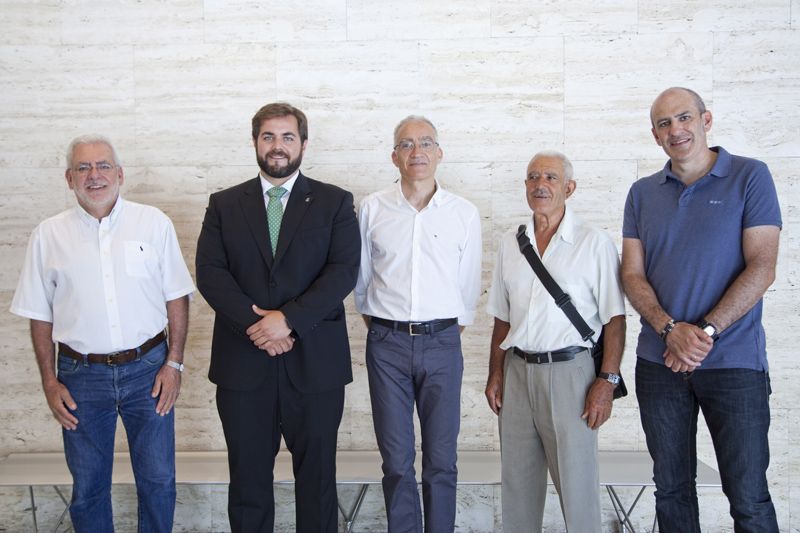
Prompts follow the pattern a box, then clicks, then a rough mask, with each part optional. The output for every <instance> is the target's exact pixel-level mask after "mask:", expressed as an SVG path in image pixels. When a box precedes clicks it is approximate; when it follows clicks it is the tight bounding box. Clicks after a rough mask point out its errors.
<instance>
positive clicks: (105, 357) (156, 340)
mask: <svg viewBox="0 0 800 533" xmlns="http://www.w3.org/2000/svg"><path fill="white" fill-rule="evenodd" d="M166 338H167V336H166V335H164V332H163V331H161V332H159V333H158V334H157V335H156V336H155V337H153V338H152V339H150V340H147V341H145V342H144V344H142V345H141V346H139V347H137V348H131V349H130V350H121V351H119V352H111V353H90V354H85V355H84V354H82V353H80V352H78V351H76V350H73V349H72V348H70V347H69V346H68V345H66V344H64V343H62V342H59V343H58V353H59V355H63V356H65V357H69V358H70V359H76V360H78V361H83V358H84V357H86V360H87V361H89V362H90V363H99V364H104V365H108V366H116V365H124V364H125V363H130V362H131V361H135V360H136V359H138V358H139V356H140V355H141V354H144V353H147V352H149V351H150V350H152V349H153V348H155V347H156V346H158V345H159V344H161V343H162V342H163V341H164V339H166Z"/></svg>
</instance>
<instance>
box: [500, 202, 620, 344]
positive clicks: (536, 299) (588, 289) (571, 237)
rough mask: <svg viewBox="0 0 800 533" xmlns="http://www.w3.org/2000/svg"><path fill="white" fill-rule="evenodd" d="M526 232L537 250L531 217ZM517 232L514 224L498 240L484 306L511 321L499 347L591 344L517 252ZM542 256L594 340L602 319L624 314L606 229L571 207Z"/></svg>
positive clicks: (616, 257) (616, 262)
mask: <svg viewBox="0 0 800 533" xmlns="http://www.w3.org/2000/svg"><path fill="white" fill-rule="evenodd" d="M526 233H527V235H528V238H530V239H531V242H532V243H533V248H534V251H535V252H536V254H537V255H538V254H539V251H538V250H536V244H535V243H536V239H535V237H534V234H533V220H532V219H528V223H527V228H526ZM516 234H517V228H513V229H512V230H510V231H508V232H507V233H505V234H504V235H503V236H502V238H501V240H500V245H499V247H498V250H497V263H496V265H495V269H494V276H493V278H492V287H491V289H490V291H489V303H488V305H487V308H488V311H489V314H490V315H493V316H495V317H497V318H499V319H500V320H503V321H504V322H509V323H510V324H511V329H510V330H509V332H508V336H506V338H505V339H504V340H503V342H502V343H501V344H500V347H501V348H503V349H508V348H511V347H512V346H516V347H517V348H521V349H523V350H525V351H529V352H546V351H552V350H559V349H561V348H566V347H568V346H586V347H590V346H591V342H589V341H588V340H586V341H583V340H582V339H581V336H580V334H579V333H578V331H577V330H576V329H575V327H574V326H573V325H572V323H571V322H570V321H569V319H568V318H567V317H566V315H565V314H564V312H563V311H562V310H561V309H559V308H558V306H556V304H555V302H554V301H553V298H552V296H550V293H548V292H547V289H545V287H544V285H542V283H541V282H540V281H539V278H538V277H537V276H536V274H535V273H534V272H533V270H532V269H531V266H530V264H529V263H528V261H527V260H526V259H525V256H523V255H522V252H520V251H519V245H518V244H517V237H516ZM540 258H541V259H542V263H544V266H545V267H546V268H547V271H548V272H550V275H551V276H552V277H553V279H554V280H555V281H556V283H558V284H559V286H560V287H561V289H562V290H563V291H564V292H566V293H567V294H569V296H570V298H571V299H572V303H574V304H575V307H576V308H577V309H578V313H580V315H581V316H582V317H583V319H584V320H585V321H586V323H587V324H588V325H589V327H590V328H592V329H593V330H594V331H595V332H596V335H595V340H597V336H599V335H600V331H601V329H602V327H603V324H606V323H608V321H609V320H611V318H612V317H614V316H617V315H624V314H625V299H624V296H623V293H622V284H621V282H620V275H619V255H618V253H617V248H616V246H614V243H613V242H612V241H611V238H610V237H609V236H608V235H607V234H606V233H605V232H604V231H602V230H599V229H595V228H590V227H588V226H585V225H584V224H583V223H582V221H581V220H580V218H578V216H577V215H575V214H574V213H573V212H572V210H571V209H570V208H569V207H567V208H566V211H565V213H564V218H562V219H561V223H560V224H559V226H558V229H557V230H556V233H555V235H553V237H552V239H551V240H550V243H549V244H548V245H547V248H546V249H545V252H544V257H541V256H540Z"/></svg>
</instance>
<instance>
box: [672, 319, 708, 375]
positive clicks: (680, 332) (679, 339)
mask: <svg viewBox="0 0 800 533" xmlns="http://www.w3.org/2000/svg"><path fill="white" fill-rule="evenodd" d="M713 346H714V341H713V340H712V339H711V337H709V336H708V335H707V334H706V332H705V331H703V330H702V329H700V328H698V327H697V326H695V325H694V324H689V323H688V322H678V323H677V324H675V327H674V328H673V329H672V331H671V332H670V333H669V335H667V349H666V350H665V351H664V354H663V357H664V363H665V364H666V365H667V366H668V367H669V368H671V369H672V370H673V372H687V371H692V370H694V369H695V368H697V367H698V366H700V363H701V362H702V361H703V359H705V358H706V356H707V355H708V352H710V351H711V348H713Z"/></svg>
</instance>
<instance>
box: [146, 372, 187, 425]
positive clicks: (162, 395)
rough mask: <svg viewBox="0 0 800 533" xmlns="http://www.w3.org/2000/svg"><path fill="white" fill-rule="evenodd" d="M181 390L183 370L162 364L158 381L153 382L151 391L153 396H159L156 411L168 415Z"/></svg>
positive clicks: (157, 376)
mask: <svg viewBox="0 0 800 533" xmlns="http://www.w3.org/2000/svg"><path fill="white" fill-rule="evenodd" d="M180 392H181V372H180V371H179V370H178V369H177V368H172V367H171V366H167V365H164V366H162V367H161V369H160V370H159V371H158V374H156V381H155V383H153V390H152V391H151V392H150V396H151V397H152V398H156V397H157V398H158V405H156V413H158V414H159V415H161V416H165V415H168V414H169V412H170V410H171V409H172V408H173V407H174V406H175V402H176V401H177V400H178V395H179V394H180Z"/></svg>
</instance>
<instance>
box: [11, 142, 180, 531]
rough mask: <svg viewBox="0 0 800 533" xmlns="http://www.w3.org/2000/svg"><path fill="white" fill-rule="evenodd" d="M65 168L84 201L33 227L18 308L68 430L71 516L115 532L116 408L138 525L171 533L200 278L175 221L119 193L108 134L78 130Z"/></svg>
mask: <svg viewBox="0 0 800 533" xmlns="http://www.w3.org/2000/svg"><path fill="white" fill-rule="evenodd" d="M65 176H66V180H67V184H68V185H69V188H70V189H72V191H73V192H74V193H75V197H76V199H77V201H78V205H77V206H75V207H73V208H72V209H68V210H66V211H64V212H62V213H59V214H58V215H56V216H54V217H51V218H48V219H47V220H45V221H43V222H42V223H41V224H39V226H37V227H36V229H35V230H34V231H33V234H32V235H31V238H30V241H29V243H28V250H27V254H26V256H25V263H24V266H23V268H22V273H21V275H20V279H19V283H18V285H17V290H16V293H15V294H14V299H13V301H12V303H11V312H12V313H14V314H16V315H19V316H22V317H25V318H28V319H30V328H31V339H32V341H33V349H34V352H35V354H36V361H37V363H38V365H39V371H40V374H41V378H42V388H43V389H44V393H45V397H46V399H47V403H48V405H49V407H50V410H51V411H52V412H53V416H54V417H55V419H56V420H57V421H58V422H59V424H61V426H62V427H63V437H64V452H65V455H66V459H67V465H68V466H69V469H70V472H71V474H72V477H73V491H72V501H71V503H70V516H71V518H72V524H73V527H74V529H75V531H76V532H78V533H82V532H91V533H97V532H105V531H113V527H114V526H113V520H112V512H111V468H112V465H113V460H114V432H115V428H116V423H117V416H118V415H119V416H121V417H122V423H123V425H124V426H125V430H126V432H127V436H128V444H129V448H130V453H131V462H132V466H133V472H134V477H135V479H136V487H137V495H138V498H139V530H140V531H158V532H169V531H171V530H172V521H173V514H174V509H175V429H174V411H173V409H172V408H173V406H174V404H175V401H176V399H177V397H178V392H179V390H180V385H181V372H183V349H184V344H185V341H186V332H187V327H188V310H189V295H190V294H191V293H192V292H193V291H194V285H193V283H192V279H191V277H190V275H189V271H188V270H187V268H186V264H185V263H184V260H183V256H182V255H181V251H180V248H179V246H178V239H177V236H176V234H175V230H174V228H173V226H172V222H171V221H170V220H169V218H167V216H166V215H164V213H162V212H161V211H159V210H158V209H156V208H154V207H150V206H146V205H141V204H137V203H134V202H128V201H126V200H124V199H122V197H120V194H119V190H120V186H121V185H122V183H123V181H124V173H123V169H122V166H121V164H120V161H119V158H118V157H117V155H116V152H115V150H114V148H113V146H112V144H111V142H110V141H109V140H108V139H107V138H105V137H102V136H99V135H86V136H82V137H78V138H76V139H74V140H73V141H72V142H71V143H70V145H69V148H68V149H67V170H66V173H65ZM165 327H166V328H167V329H168V335H166V334H165V331H164V329H165ZM167 337H168V338H169V343H167ZM56 346H57V348H56ZM56 355H57V356H58V357H57V358H56ZM56 368H57V369H58V370H57V373H56Z"/></svg>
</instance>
